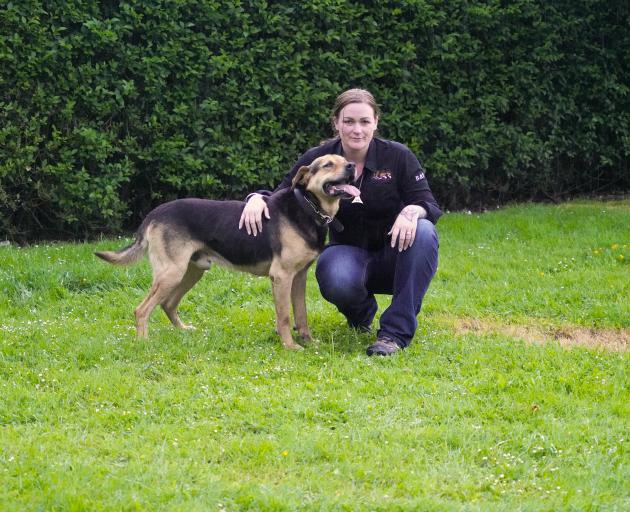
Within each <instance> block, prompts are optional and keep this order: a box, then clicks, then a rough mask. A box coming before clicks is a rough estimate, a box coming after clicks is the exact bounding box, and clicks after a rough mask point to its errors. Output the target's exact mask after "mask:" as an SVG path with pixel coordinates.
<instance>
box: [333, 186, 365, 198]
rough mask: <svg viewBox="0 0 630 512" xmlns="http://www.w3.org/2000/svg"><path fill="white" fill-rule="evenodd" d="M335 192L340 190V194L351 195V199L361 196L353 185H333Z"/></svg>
mask: <svg viewBox="0 0 630 512" xmlns="http://www.w3.org/2000/svg"><path fill="white" fill-rule="evenodd" d="M334 189H335V190H341V191H342V192H345V193H346V194H349V195H351V196H352V197H357V196H360V195H361V191H360V190H359V189H358V188H357V187H355V186H354V185H347V184H345V185H335V186H334Z"/></svg>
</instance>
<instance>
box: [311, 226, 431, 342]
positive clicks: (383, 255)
mask: <svg viewBox="0 0 630 512" xmlns="http://www.w3.org/2000/svg"><path fill="white" fill-rule="evenodd" d="M438 245H439V243H438V236H437V232H436V230H435V226H434V225H433V224H432V223H431V222H430V221H428V220H426V219H420V220H419V221H418V229H417V231H416V238H415V241H414V243H413V245H412V246H411V247H410V248H408V249H407V250H406V251H402V252H398V248H397V247H396V248H394V249H392V248H391V247H390V246H389V245H387V246H386V247H384V248H383V249H380V250H378V251H367V250H365V249H361V248H359V247H354V246H352V245H331V246H328V247H327V248H326V249H324V252H322V254H321V255H320V257H319V259H318V260H317V268H316V271H315V275H316V277H317V282H318V283H319V289H320V291H321V294H322V296H323V297H324V298H325V299H326V300H327V301H328V302H331V303H332V304H334V305H335V306H337V309H338V310H339V311H340V312H341V313H342V314H343V315H344V316H345V317H346V318H347V320H348V323H349V324H350V325H351V326H353V327H368V326H370V325H371V324H372V320H373V319H374V315H375V314H376V310H377V304H376V299H375V297H374V294H375V293H382V294H388V295H392V302H391V304H390V306H389V307H388V308H387V309H386V310H385V311H383V313H382V315H381V318H380V329H379V330H378V332H377V336H379V337H380V336H382V335H384V336H389V337H390V338H392V339H393V340H394V341H396V343H398V344H399V345H400V346H401V347H406V346H407V345H409V343H411V340H412V338H413V336H414V334H415V332H416V329H417V327H418V320H417V318H416V317H417V315H418V313H419V312H420V307H421V306H422V299H423V298H424V295H425V293H426V292H427V289H428V288H429V283H430V282H431V279H433V276H434V275H435V272H436V270H437V265H438Z"/></svg>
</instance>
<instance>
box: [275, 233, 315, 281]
mask: <svg viewBox="0 0 630 512" xmlns="http://www.w3.org/2000/svg"><path fill="white" fill-rule="evenodd" d="M279 238H280V242H281V243H280V246H281V251H280V254H279V256H280V258H281V260H282V263H283V266H285V267H293V268H294V269H295V270H296V271H297V270H300V269H302V268H304V267H305V266H306V265H308V264H309V263H311V262H312V261H313V260H314V259H315V258H317V255H318V254H319V253H320V251H319V250H318V249H317V248H315V247H314V246H313V244H312V243H311V242H309V241H308V240H306V239H305V238H304V233H300V232H298V231H297V230H296V229H295V227H293V226H292V225H291V224H290V223H288V222H285V223H283V226H282V229H281V230H280V232H279Z"/></svg>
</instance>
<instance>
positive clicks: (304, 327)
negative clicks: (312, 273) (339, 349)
mask: <svg viewBox="0 0 630 512" xmlns="http://www.w3.org/2000/svg"><path fill="white" fill-rule="evenodd" d="M309 266H310V265H309ZM307 273H308V266H307V267H306V268H304V269H302V270H300V271H299V272H298V273H297V274H295V277H294V278H293V285H292V286H291V302H292V303H293V317H294V319H295V327H296V329H297V331H298V333H299V335H300V337H301V338H302V339H303V340H304V341H313V338H312V336H311V331H310V330H309V328H308V318H307V313H306V275H307Z"/></svg>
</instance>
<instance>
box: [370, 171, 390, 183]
mask: <svg viewBox="0 0 630 512" xmlns="http://www.w3.org/2000/svg"><path fill="white" fill-rule="evenodd" d="M372 179H373V180H375V181H387V180H391V179H392V171H374V174H373V175H372Z"/></svg>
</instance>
